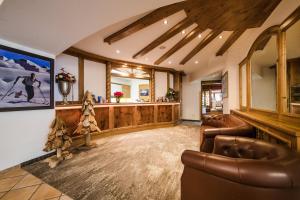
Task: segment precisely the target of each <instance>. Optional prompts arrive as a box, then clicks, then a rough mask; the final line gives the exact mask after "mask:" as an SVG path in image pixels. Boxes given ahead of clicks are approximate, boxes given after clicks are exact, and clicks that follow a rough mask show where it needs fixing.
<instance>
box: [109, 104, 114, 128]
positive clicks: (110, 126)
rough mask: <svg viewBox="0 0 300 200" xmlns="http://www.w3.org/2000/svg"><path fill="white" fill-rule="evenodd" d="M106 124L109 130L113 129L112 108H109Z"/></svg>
mask: <svg viewBox="0 0 300 200" xmlns="http://www.w3.org/2000/svg"><path fill="white" fill-rule="evenodd" d="M108 124H109V125H108V127H109V129H113V128H114V127H115V113H114V107H113V106H109V113H108Z"/></svg>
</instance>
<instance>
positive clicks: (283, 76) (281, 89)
mask: <svg viewBox="0 0 300 200" xmlns="http://www.w3.org/2000/svg"><path fill="white" fill-rule="evenodd" d="M277 44H278V45H277V46H278V65H277V92H278V94H277V97H278V98H277V105H278V108H277V110H278V112H279V113H285V112H287V108H288V105H287V104H288V102H287V68H286V33H285V32H280V33H279V35H278V37H277Z"/></svg>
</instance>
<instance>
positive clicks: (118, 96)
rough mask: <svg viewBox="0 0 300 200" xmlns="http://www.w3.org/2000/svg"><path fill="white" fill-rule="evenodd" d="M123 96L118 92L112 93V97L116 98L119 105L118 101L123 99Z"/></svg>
mask: <svg viewBox="0 0 300 200" xmlns="http://www.w3.org/2000/svg"><path fill="white" fill-rule="evenodd" d="M123 95H124V93H123V92H119V91H117V92H114V97H115V98H116V102H117V103H120V99H121V97H123Z"/></svg>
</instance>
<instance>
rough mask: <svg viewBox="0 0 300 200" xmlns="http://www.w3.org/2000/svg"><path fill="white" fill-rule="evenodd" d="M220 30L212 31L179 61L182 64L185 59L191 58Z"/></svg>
mask: <svg viewBox="0 0 300 200" xmlns="http://www.w3.org/2000/svg"><path fill="white" fill-rule="evenodd" d="M220 33H222V31H212V32H210V33H209V34H208V35H207V36H206V37H205V38H203V40H202V41H201V42H200V43H199V44H198V45H197V46H196V47H195V48H194V49H193V50H192V51H191V52H190V53H189V54H188V55H187V56H186V57H184V59H183V60H182V61H181V62H180V64H181V65H184V64H185V63H186V62H187V61H189V60H190V59H191V58H193V57H194V56H195V55H196V54H197V53H198V52H199V51H201V50H202V49H203V48H204V47H206V45H208V44H209V43H210V42H211V41H213V39H215V38H216V37H217V36H218V35H219V34H220Z"/></svg>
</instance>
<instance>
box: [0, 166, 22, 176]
mask: <svg viewBox="0 0 300 200" xmlns="http://www.w3.org/2000/svg"><path fill="white" fill-rule="evenodd" d="M26 174H28V172H26V171H25V170H23V169H21V168H19V167H14V168H12V169H9V170H7V171H5V172H3V173H2V174H1V175H0V179H3V178H10V177H16V176H24V175H26Z"/></svg>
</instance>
